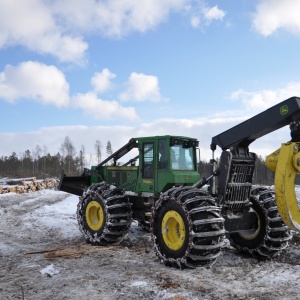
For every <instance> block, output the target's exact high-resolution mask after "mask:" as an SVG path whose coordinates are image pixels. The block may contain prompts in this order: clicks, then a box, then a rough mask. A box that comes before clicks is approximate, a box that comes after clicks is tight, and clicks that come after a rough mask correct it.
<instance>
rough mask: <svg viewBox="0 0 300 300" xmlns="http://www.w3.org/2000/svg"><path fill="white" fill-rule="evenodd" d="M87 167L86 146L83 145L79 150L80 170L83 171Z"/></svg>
mask: <svg viewBox="0 0 300 300" xmlns="http://www.w3.org/2000/svg"><path fill="white" fill-rule="evenodd" d="M84 167H85V148H84V145H81V149H80V151H79V168H80V172H83V169H84Z"/></svg>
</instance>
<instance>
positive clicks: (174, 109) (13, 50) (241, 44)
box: [0, 0, 300, 159]
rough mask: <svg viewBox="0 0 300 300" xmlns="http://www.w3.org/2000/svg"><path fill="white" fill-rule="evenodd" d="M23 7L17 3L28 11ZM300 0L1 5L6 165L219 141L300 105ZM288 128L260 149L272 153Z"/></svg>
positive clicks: (75, 0)
mask: <svg viewBox="0 0 300 300" xmlns="http://www.w3.org/2000/svg"><path fill="white" fill-rule="evenodd" d="M20 3H21V4H20ZM299 10H300V0H286V1H281V0H258V1H253V0H241V1H233V0H226V1H224V0H223V1H202V0H144V1H135V0H115V1H95V0H86V1H80V0H65V1H59V0H53V1H42V0H24V1H22V2H20V1H17V0H10V1H6V0H0V109H1V132H0V139H1V142H2V143H1V149H0V156H2V155H10V154H11V153H12V151H15V152H16V153H17V154H18V155H21V154H22V152H24V151H25V150H27V149H29V150H30V151H32V150H34V149H35V147H36V145H40V146H41V147H43V146H44V145H46V147H47V150H48V151H49V152H50V153H52V154H53V153H56V152H57V151H58V150H59V148H60V145H61V144H62V142H63V140H64V137H65V136H69V137H70V139H71V141H72V142H73V143H74V145H75V147H76V149H77V150H79V149H80V147H81V146H82V145H84V147H85V151H86V153H87V156H90V157H91V156H92V155H93V153H94V144H95V141H96V140H97V139H98V140H100V141H101V142H102V145H103V148H104V149H103V152H105V145H106V143H107V141H108V140H110V141H111V143H112V146H113V149H114V150H117V149H118V148H119V147H121V146H122V145H123V144H124V143H126V142H127V141H128V140H129V139H130V138H131V137H133V136H135V137H138V136H151V135H160V134H180V135H187V136H192V137H196V138H198V139H199V140H200V148H201V151H202V157H203V158H205V159H209V158H210V151H209V145H210V141H211V138H212V137H213V136H215V135H217V134H219V133H220V132H222V131H224V130H226V129H228V128H230V127H232V126H234V125H236V124H238V123H239V122H241V121H243V120H245V119H246V118H249V117H251V116H253V115H255V114H257V113H259V112H261V111H263V110H264V109H267V108H268V107H270V106H272V105H274V104H276V103H278V102H280V101H283V100H285V99H287V98H289V97H291V96H300V92H299V89H300V75H299V69H300V68H299V67H300V60H299V49H300V47H299V46H300V40H299V39H300V18H299V16H298V14H297V12H299ZM288 140H289V132H288V131H287V130H286V129H284V130H280V131H279V132H277V133H275V134H273V135H269V136H266V137H264V138H262V139H261V140H259V141H257V142H255V143H254V144H253V148H250V150H252V151H255V152H257V154H259V155H263V156H264V155H266V154H268V153H270V152H272V151H273V150H275V149H276V148H278V147H279V146H280V143H282V142H286V141H288Z"/></svg>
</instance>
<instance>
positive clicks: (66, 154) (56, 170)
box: [0, 136, 300, 185]
mask: <svg viewBox="0 0 300 300" xmlns="http://www.w3.org/2000/svg"><path fill="white" fill-rule="evenodd" d="M102 149H103V146H102V143H101V141H100V140H96V141H95V144H94V151H95V152H94V153H93V154H89V155H87V153H86V151H85V147H84V145H82V146H81V147H80V150H79V151H78V152H77V151H76V148H75V146H74V144H73V143H72V141H71V139H70V138H69V137H68V136H66V137H65V139H64V141H63V143H62V144H61V146H60V149H59V151H58V152H57V153H56V154H54V155H51V154H50V153H49V152H48V148H47V146H45V145H44V146H43V147H41V146H40V145H36V147H35V148H34V149H33V150H32V151H30V150H26V151H25V152H23V153H20V154H19V155H17V153H16V152H13V153H12V154H11V155H10V156H2V157H0V177H16V178H26V177H38V178H47V177H59V176H60V172H61V170H65V172H66V174H68V175H71V176H72V175H80V174H82V172H83V170H84V168H85V167H87V166H91V165H93V164H99V163H100V162H101V161H102V160H103V151H102ZM112 153H113V149H112V145H111V142H110V141H107V144H106V149H105V154H106V156H105V158H106V157H108V156H110V155H111V154H112ZM109 163H110V162H109ZM198 171H199V173H200V174H201V176H202V177H208V176H210V175H211V168H210V163H209V162H207V161H202V162H201V163H200V164H199V167H198ZM298 181H299V183H300V180H299V179H297V180H296V183H297V184H299V183H298ZM253 183H254V184H265V185H272V184H274V174H273V172H271V171H270V170H269V169H268V168H267V167H266V163H265V159H264V158H263V157H262V156H258V157H257V159H256V163H255V170H254V174H253Z"/></svg>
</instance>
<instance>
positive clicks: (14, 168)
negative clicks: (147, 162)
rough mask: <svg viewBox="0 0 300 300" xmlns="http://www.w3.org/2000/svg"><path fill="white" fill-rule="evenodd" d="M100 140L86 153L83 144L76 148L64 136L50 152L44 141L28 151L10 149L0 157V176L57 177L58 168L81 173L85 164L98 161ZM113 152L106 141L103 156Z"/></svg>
mask: <svg viewBox="0 0 300 300" xmlns="http://www.w3.org/2000/svg"><path fill="white" fill-rule="evenodd" d="M102 148H103V147H102V143H101V141H99V140H96V142H95V144H94V150H95V153H94V154H89V155H87V153H86V151H85V147H84V145H82V146H81V147H80V150H79V151H76V148H75V146H74V144H73V143H72V141H71V139H70V138H69V137H68V136H66V137H65V139H64V141H63V143H62V144H61V146H60V149H59V151H58V152H57V153H56V154H54V155H52V154H50V153H49V152H48V148H47V146H46V145H44V146H43V147H41V146H40V145H36V147H35V148H34V149H33V150H32V151H30V150H26V151H25V152H22V153H19V154H17V153H16V152H13V153H12V154H11V155H10V156H1V157H0V177H16V178H26V177H38V178H46V177H59V176H60V172H61V170H65V172H66V173H67V174H68V175H80V174H82V172H83V170H84V168H85V167H86V166H90V165H92V164H95V163H96V164H99V163H100V162H101V161H102V156H103V154H102ZM112 153H113V150H112V145H111V142H110V141H108V142H107V144H106V156H110V155H111V154H112Z"/></svg>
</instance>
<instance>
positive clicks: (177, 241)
mask: <svg viewBox="0 0 300 300" xmlns="http://www.w3.org/2000/svg"><path fill="white" fill-rule="evenodd" d="M161 230H162V237H163V240H164V242H165V244H166V245H167V246H168V247H169V248H170V249H171V250H174V251H177V250H179V249H180V248H181V247H182V245H183V244H184V240H185V225H184V221H183V219H182V217H181V216H180V214H179V213H178V212H177V211H175V210H170V211H168V212H167V213H166V214H165V215H164V217H163V219H162V226H161Z"/></svg>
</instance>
